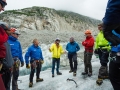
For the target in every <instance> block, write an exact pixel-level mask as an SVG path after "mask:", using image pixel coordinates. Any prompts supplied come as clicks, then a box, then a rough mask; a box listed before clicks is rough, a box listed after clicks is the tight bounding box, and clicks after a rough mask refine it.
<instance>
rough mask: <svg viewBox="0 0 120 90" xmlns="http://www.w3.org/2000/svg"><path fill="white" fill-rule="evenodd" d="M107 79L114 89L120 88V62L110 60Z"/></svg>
mask: <svg viewBox="0 0 120 90" xmlns="http://www.w3.org/2000/svg"><path fill="white" fill-rule="evenodd" d="M119 60H120V59H119ZM109 79H110V82H111V83H112V86H113V88H114V90H120V63H115V62H113V61H111V62H110V64H109Z"/></svg>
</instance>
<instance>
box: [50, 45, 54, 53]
mask: <svg viewBox="0 0 120 90" xmlns="http://www.w3.org/2000/svg"><path fill="white" fill-rule="evenodd" d="M53 48H54V44H52V45H51V47H50V52H53Z"/></svg>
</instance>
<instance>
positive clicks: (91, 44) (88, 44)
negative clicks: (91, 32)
mask: <svg viewBox="0 0 120 90" xmlns="http://www.w3.org/2000/svg"><path fill="white" fill-rule="evenodd" d="M85 46H86V47H93V46H94V38H91V39H90V41H89V42H88V43H87V44H86V45H85Z"/></svg>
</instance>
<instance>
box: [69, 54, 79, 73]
mask: <svg viewBox="0 0 120 90" xmlns="http://www.w3.org/2000/svg"><path fill="white" fill-rule="evenodd" d="M68 59H69V63H70V69H71V70H73V71H76V70H77V53H75V54H68ZM73 62H74V66H73Z"/></svg>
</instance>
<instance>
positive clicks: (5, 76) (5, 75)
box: [2, 69, 11, 90]
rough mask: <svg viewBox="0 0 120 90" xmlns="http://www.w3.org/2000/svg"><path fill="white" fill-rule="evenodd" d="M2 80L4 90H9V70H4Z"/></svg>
mask: <svg viewBox="0 0 120 90" xmlns="http://www.w3.org/2000/svg"><path fill="white" fill-rule="evenodd" d="M2 74H3V75H2V79H3V82H4V85H5V88H6V90H10V83H11V71H10V70H9V69H4V70H3V73H2Z"/></svg>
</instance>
